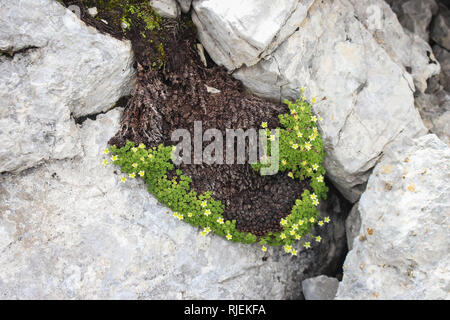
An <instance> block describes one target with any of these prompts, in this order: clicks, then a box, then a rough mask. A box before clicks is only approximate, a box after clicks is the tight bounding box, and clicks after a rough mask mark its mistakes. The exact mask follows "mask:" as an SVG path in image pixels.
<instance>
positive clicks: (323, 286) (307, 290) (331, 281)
mask: <svg viewBox="0 0 450 320" xmlns="http://www.w3.org/2000/svg"><path fill="white" fill-rule="evenodd" d="M338 286H339V281H338V279H336V278H330V277H327V276H318V277H315V278H309V279H306V280H303V282H302V288H303V295H304V296H305V300H333V299H334V297H335V296H336V292H337V289H338Z"/></svg>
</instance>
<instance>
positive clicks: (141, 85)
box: [82, 15, 309, 236]
mask: <svg viewBox="0 0 450 320" xmlns="http://www.w3.org/2000/svg"><path fill="white" fill-rule="evenodd" d="M107 18H108V17H107V16H105V19H107ZM82 19H86V16H85V15H82ZM87 21H88V23H90V24H91V25H92V24H93V22H92V21H91V19H90V18H88V20H87ZM95 26H96V27H97V25H95ZM100 30H101V31H104V32H107V33H110V30H109V28H100ZM140 31H141V30H139V27H137V28H135V29H134V30H132V32H128V33H127V34H126V35H125V38H128V39H130V40H131V42H132V45H133V48H134V50H135V52H136V68H137V71H138V81H137V85H136V87H135V88H134V90H133V93H132V97H131V98H130V99H129V101H128V103H127V106H126V108H125V111H124V114H123V118H122V121H121V127H120V130H119V131H118V132H117V134H116V135H115V136H114V137H113V138H112V139H111V140H110V144H115V145H116V146H119V147H120V146H122V145H124V143H125V142H126V140H130V141H133V142H135V143H136V144H137V143H141V142H142V143H144V144H146V145H147V146H150V147H152V146H157V145H159V144H161V143H164V144H165V145H174V144H176V143H177V142H172V141H171V140H170V137H171V134H172V131H173V130H175V129H179V128H185V129H188V130H189V131H190V132H191V136H192V137H193V123H194V121H202V125H203V131H205V130H207V129H209V128H216V129H219V130H220V131H221V132H222V133H224V132H225V129H226V128H230V129H238V128H240V129H244V130H246V129H249V128H256V129H258V128H259V127H260V124H261V123H262V122H267V123H268V125H269V128H276V127H277V126H279V120H278V115H279V114H280V113H286V112H288V108H287V107H286V106H284V105H279V104H274V103H271V102H267V101H264V100H262V99H260V98H258V97H256V96H254V95H252V94H250V93H248V92H246V91H245V90H244V88H243V87H242V84H241V83H240V82H239V81H238V80H236V79H234V78H233V77H232V76H231V75H230V74H228V73H227V71H226V70H225V69H224V68H222V67H219V66H217V65H215V64H214V63H213V62H212V60H211V59H210V58H209V57H207V62H208V66H207V67H205V66H204V64H203V63H202V62H201V60H200V57H199V55H198V53H197V49H196V44H197V43H198V40H197V39H196V31H195V28H194V27H193V25H192V22H191V21H190V19H189V18H188V17H187V16H183V17H182V18H180V19H179V20H177V21H175V20H165V21H164V22H163V23H162V30H161V31H160V36H159V39H160V40H161V42H162V43H163V44H164V53H165V56H166V59H165V63H164V65H163V66H162V68H154V60H155V53H154V50H153V49H152V48H151V46H148V42H147V41H144V40H143V39H142V37H141V36H140ZM117 33H118V31H113V32H112V34H113V35H115V36H116V37H118V36H117ZM205 54H206V53H205ZM206 55H207V54H206ZM205 85H207V86H209V87H213V88H216V89H218V90H220V93H209V92H208V91H207V88H206V86H205ZM207 145H208V143H204V145H203V147H204V148H205V147H206V146H207ZM178 169H181V170H182V171H183V173H184V174H185V175H187V176H190V177H191V178H192V180H193V181H192V188H193V189H194V190H196V191H197V192H200V193H201V192H205V191H211V192H212V195H213V197H214V198H215V199H217V200H220V201H222V203H223V204H224V205H225V211H224V218H225V219H226V220H236V227H237V229H238V230H239V231H243V232H251V233H253V234H255V235H257V236H263V235H265V234H267V232H270V231H272V232H278V231H280V230H281V227H280V219H281V218H284V217H286V216H287V215H288V214H290V211H291V208H292V206H293V205H294V202H295V199H299V198H300V196H301V194H302V193H303V190H304V189H305V188H307V187H308V185H309V183H308V182H307V181H298V180H293V179H291V178H289V177H288V176H287V173H278V174H276V175H274V176H264V177H263V176H260V175H259V173H258V172H255V171H254V170H253V169H252V168H251V166H250V165H249V164H248V163H247V164H243V165H240V164H233V165H225V164H224V165H206V164H202V165H194V164H191V165H185V164H182V165H180V166H179V167H178Z"/></svg>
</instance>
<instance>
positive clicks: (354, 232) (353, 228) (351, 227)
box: [345, 202, 361, 250]
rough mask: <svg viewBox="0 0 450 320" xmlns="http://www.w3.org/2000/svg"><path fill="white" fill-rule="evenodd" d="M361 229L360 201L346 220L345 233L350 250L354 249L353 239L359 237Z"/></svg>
mask: <svg viewBox="0 0 450 320" xmlns="http://www.w3.org/2000/svg"><path fill="white" fill-rule="evenodd" d="M360 229H361V215H360V213H359V211H358V202H357V203H355V204H354V205H353V208H352V210H351V211H350V213H349V215H348V217H347V220H345V234H346V235H347V247H348V250H352V249H353V241H354V240H355V239H356V238H357V237H358V234H359V230H360Z"/></svg>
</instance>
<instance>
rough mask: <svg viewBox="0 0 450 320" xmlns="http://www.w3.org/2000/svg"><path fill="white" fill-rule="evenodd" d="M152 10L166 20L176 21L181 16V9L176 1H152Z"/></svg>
mask: <svg viewBox="0 0 450 320" xmlns="http://www.w3.org/2000/svg"><path fill="white" fill-rule="evenodd" d="M150 5H151V6H152V8H153V9H154V10H155V11H156V12H157V13H158V14H159V15H160V16H161V17H164V18H171V19H176V18H178V17H179V16H180V14H181V9H180V6H179V4H178V2H177V1H176V0H151V1H150Z"/></svg>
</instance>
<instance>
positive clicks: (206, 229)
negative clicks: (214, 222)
mask: <svg viewBox="0 0 450 320" xmlns="http://www.w3.org/2000/svg"><path fill="white" fill-rule="evenodd" d="M203 230H204V231H205V232H207V233H210V232H211V228H210V227H206V228H205V229H203Z"/></svg>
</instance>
